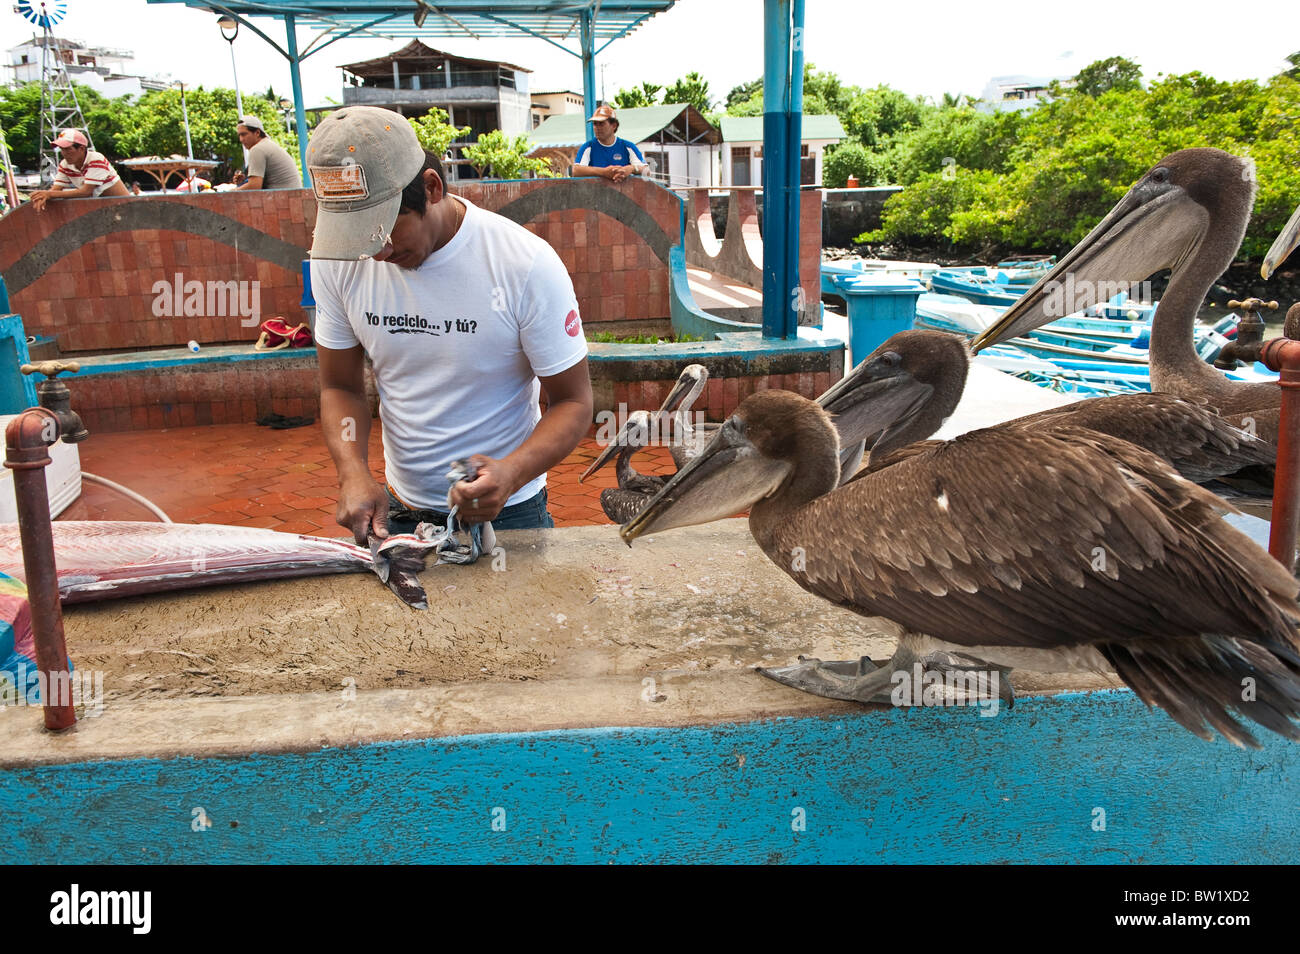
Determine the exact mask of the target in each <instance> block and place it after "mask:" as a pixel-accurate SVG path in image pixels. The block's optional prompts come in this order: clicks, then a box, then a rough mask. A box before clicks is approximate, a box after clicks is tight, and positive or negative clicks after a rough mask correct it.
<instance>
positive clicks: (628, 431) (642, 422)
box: [578, 411, 649, 483]
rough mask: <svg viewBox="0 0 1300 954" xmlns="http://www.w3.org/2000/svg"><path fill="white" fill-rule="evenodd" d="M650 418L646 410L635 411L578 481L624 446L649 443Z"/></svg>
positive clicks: (595, 469) (604, 463)
mask: <svg viewBox="0 0 1300 954" xmlns="http://www.w3.org/2000/svg"><path fill="white" fill-rule="evenodd" d="M648 420H649V419H648V416H647V414H646V412H645V411H635V412H633V414H632V416H631V417H629V418H628V419H627V421H626V422H625V423H624V424H623V427H622V429H621V430H620V431H619V432H618V436H616V437H615V438H614V439H613V440H612V441H610V442H609V445H608V446H607V447H606V448H605V449H604V450H603V451H601V452H600V454H599V456H597V457H596V459H595V460H593V461H592V462H591V466H590V467H588V468H587V469H586V470H585V471H583V473H582V476H581V477H579V478H578V483H582V482H583V481H584V480H586V479H587V478H588V477H590V476H591V475H592V474H594V473H595V472H596V471H598V470H600V469H601V468H602V467H604V466H605V465H606V464H608V463H609V462H610V461H611V460H613V458H614V457H615V456H617V454H618V452H619V451H621V450H622V449H623V448H624V447H645V446H646V444H648V443H649V440H648V437H649V435H648V433H647V425H648Z"/></svg>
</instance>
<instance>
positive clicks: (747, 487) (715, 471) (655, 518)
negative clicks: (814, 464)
mask: <svg viewBox="0 0 1300 954" xmlns="http://www.w3.org/2000/svg"><path fill="white" fill-rule="evenodd" d="M736 421H737V419H736V418H732V419H731V420H729V421H727V423H726V424H724V425H723V426H722V427H721V428H720V429H719V430H718V433H717V436H715V437H714V438H713V440H712V441H711V442H710V443H709V446H708V447H706V448H705V449H704V451H703V453H701V454H700V456H699V457H696V458H695V459H694V460H692V461H691V462H690V463H688V464H687V465H686V466H685V467H683V468H682V469H681V470H679V471H678V472H677V474H676V475H675V476H674V477H673V479H672V480H670V481H668V483H666V484H665V485H664V486H663V488H662V489H661V490H660V491H659V493H657V494H655V495H654V497H653V498H651V500H650V502H649V503H648V504H646V506H645V509H643V510H642V511H641V512H640V513H639V514H637V516H636V517H635V518H633V519H632V520H631V521H629V522H628V523H626V524H624V525H623V526H622V527H620V528H619V531H618V534H619V536H621V537H622V538H623V539H624V540H625V541H627V545H628V546H631V545H632V541H633V540H635V539H636V538H637V537H639V536H642V535H644V534H647V533H654V532H657V531H659V530H671V529H673V528H674V527H689V526H694V525H695V524H699V523H709V522H711V521H713V520H721V519H722V518H723V517H730V516H733V515H735V514H738V513H740V512H741V511H743V510H746V509H748V508H749V507H751V506H753V505H754V504H755V503H757V502H758V501H759V500H762V499H763V498H764V497H766V496H768V495H770V494H772V493H775V492H776V490H777V488H778V487H780V486H781V484H783V483H784V482H785V480H786V478H787V477H789V475H790V471H791V469H792V468H791V465H790V464H788V463H786V462H785V461H780V460H772V459H771V458H768V457H764V456H763V455H762V454H760V453H759V452H758V449H757V448H755V447H754V445H753V444H752V443H750V441H749V439H748V438H746V437H745V435H744V434H743V433H742V430H741V427H742V426H741V425H739V424H737V422H736Z"/></svg>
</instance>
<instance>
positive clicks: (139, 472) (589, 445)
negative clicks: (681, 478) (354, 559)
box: [59, 421, 675, 537]
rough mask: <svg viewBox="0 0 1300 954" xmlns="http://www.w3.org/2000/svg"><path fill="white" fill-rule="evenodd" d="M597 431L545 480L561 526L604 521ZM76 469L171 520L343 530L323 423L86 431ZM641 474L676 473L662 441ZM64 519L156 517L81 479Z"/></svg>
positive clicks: (376, 449)
mask: <svg viewBox="0 0 1300 954" xmlns="http://www.w3.org/2000/svg"><path fill="white" fill-rule="evenodd" d="M594 435H595V427H594V426H593V428H592V430H591V431H589V432H588V435H587V437H586V438H585V439H584V440H583V442H582V443H581V444H579V445H578V447H577V449H575V450H574V452H573V453H572V454H570V455H569V456H568V457H567V458H565V460H564V461H562V462H561V463H560V464H559V466H557V467H555V468H554V469H553V470H551V471H550V473H549V474H548V476H547V488H548V491H549V499H550V510H551V516H552V517H554V518H555V525H556V526H558V527H573V526H582V525H586V524H602V523H609V522H610V521H609V519H608V518H607V517H606V516H605V514H604V512H603V511H602V510H601V509H600V491H601V490H602V489H604V488H605V487H613V486H614V485H615V483H616V481H615V479H614V465H613V463H612V462H611V463H610V464H609V465H607V466H606V467H605V468H603V469H602V470H601V471H600V473H598V474H594V475H592V477H591V478H590V479H589V480H587V481H586V482H585V483H582V484H579V483H578V477H579V476H580V475H581V474H582V472H583V471H584V470H586V469H587V467H588V465H590V463H591V462H592V460H594V459H595V457H596V455H597V454H598V453H600V446H599V445H597V443H596V441H595V439H594ZM80 453H81V469H82V470H83V471H88V472H89V473H92V474H97V475H99V476H101V477H107V478H108V479H109V480H114V481H117V482H118V483H119V484H122V485H124V486H126V487H129V488H130V489H131V490H134V491H135V492H136V493H138V494H142V495H143V496H145V497H147V498H148V499H150V500H152V501H153V502H154V503H155V504H157V505H158V506H159V507H161V508H162V510H163V511H164V512H165V513H166V514H167V515H168V516H169V517H171V518H172V520H174V521H176V522H177V523H222V524H233V525H237V526H242V527H268V528H270V529H273V530H282V531H285V532H287V533H310V534H316V535H319V536H326V537H338V536H346V532H345V531H344V530H343V528H341V527H340V526H339V525H338V524H337V523H335V521H334V507H335V505H336V503H337V500H338V476H337V474H336V473H335V470H334V462H333V461H332V460H331V459H330V455H329V451H327V450H326V449H325V441H324V439H323V438H322V437H321V432H320V424H319V423H316V424H313V425H311V426H308V427H299V428H294V429H291V430H285V431H273V430H271V429H269V428H266V427H259V426H258V425H256V424H210V425H206V426H200V427H175V428H166V429H164V430H157V431H127V432H121V433H101V434H92V435H91V437H90V439H89V440H87V441H86V442H85V443H83V444H82V445H81V446H80ZM370 464H371V469H372V470H373V471H374V473H375V476H376V478H377V479H379V480H382V479H383V470H384V455H383V451H382V450H381V449H380V443H379V422H378V421H375V422H374V426H373V427H372V428H371V435H370ZM633 466H634V467H635V468H636V469H637V470H638V471H641V472H642V473H647V474H671V473H673V472H674V471H675V468H674V466H673V462H672V458H671V457H670V456H669V454H668V449H667V448H666V447H647V448H645V449H643V450H641V451H640V452H638V454H637V456H636V457H635V458H634V460H633ZM59 519H60V520H153V519H156V518H155V517H154V516H153V515H152V514H151V513H149V511H148V510H146V509H145V508H143V507H141V506H140V505H139V504H137V503H135V502H133V501H131V500H129V499H127V498H126V497H123V496H122V495H121V494H119V493H118V492H117V491H115V490H110V489H109V488H107V487H104V486H102V485H100V484H94V483H90V482H89V481H83V482H82V492H81V497H80V498H78V499H77V500H76V501H75V502H74V503H73V504H72V506H70V507H69V508H68V509H67V510H65V511H64V512H63V513H62V514H61V515H60V517H59Z"/></svg>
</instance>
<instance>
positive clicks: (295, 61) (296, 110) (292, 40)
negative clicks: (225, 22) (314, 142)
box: [284, 13, 311, 189]
mask: <svg viewBox="0 0 1300 954" xmlns="http://www.w3.org/2000/svg"><path fill="white" fill-rule="evenodd" d="M284 32H285V37H286V39H287V48H288V52H289V79H290V81H291V82H292V83H293V118H294V122H296V123H297V124H298V125H297V128H296V131H297V133H298V158H299V160H300V161H301V162H302V184H303V185H305V186H306V187H307V188H309V189H310V188H311V174H310V173H309V172H308V171H307V113H306V111H305V110H304V109H303V107H302V74H301V73H300V72H299V69H298V67H299V64H300V62H301V60H300V59H299V58H298V29H297V24H296V23H295V18H294V15H293V14H292V13H286V14H285V15H284Z"/></svg>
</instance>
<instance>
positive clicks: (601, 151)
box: [573, 106, 646, 182]
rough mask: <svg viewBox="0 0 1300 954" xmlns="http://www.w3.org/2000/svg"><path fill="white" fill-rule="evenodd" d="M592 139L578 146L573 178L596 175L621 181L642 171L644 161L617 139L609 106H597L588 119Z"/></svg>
mask: <svg viewBox="0 0 1300 954" xmlns="http://www.w3.org/2000/svg"><path fill="white" fill-rule="evenodd" d="M591 125H592V128H593V129H594V130H595V133H596V138H595V139H591V140H588V141H587V142H585V143H583V144H582V148H581V149H579V150H578V157H577V159H576V160H575V161H574V163H573V174H574V175H575V176H600V177H602V178H604V179H612V180H613V181H614V182H622V181H623V180H624V179H626V178H627V177H628V176H636V175H640V174H641V172H642V171H643V170H644V169H645V167H646V165H645V159H644V158H642V156H641V153H640V151H639V150H638V149H637V148H636V146H634V145H632V143H630V142H628V141H627V140H626V139H619V138H618V136H617V135H616V133H617V132H618V117H617V116H615V115H614V109H613V107H611V106H597V107H596V111H595V112H594V113H593V114H592V116H591Z"/></svg>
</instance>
